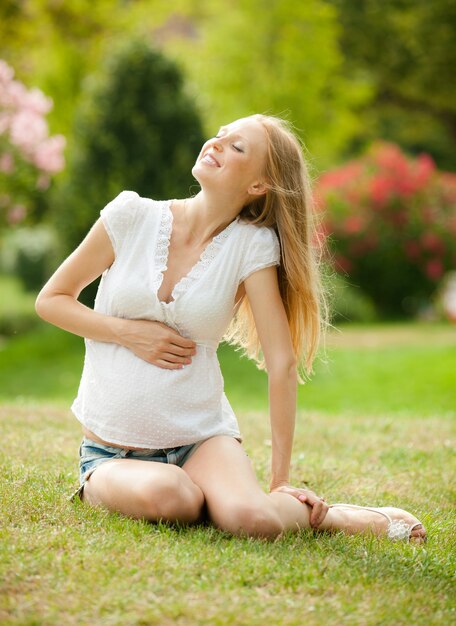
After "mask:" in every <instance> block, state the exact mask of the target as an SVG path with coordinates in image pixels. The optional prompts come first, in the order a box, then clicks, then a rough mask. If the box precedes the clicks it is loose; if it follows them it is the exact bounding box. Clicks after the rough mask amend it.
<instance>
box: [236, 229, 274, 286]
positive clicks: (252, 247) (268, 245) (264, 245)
mask: <svg viewBox="0 0 456 626" xmlns="http://www.w3.org/2000/svg"><path fill="white" fill-rule="evenodd" d="M255 228H256V230H257V232H256V233H255V234H254V235H253V237H252V239H251V241H250V242H249V246H248V249H247V251H246V254H245V257H244V259H243V263H242V265H241V274H240V277H239V282H240V283H241V282H242V281H243V280H245V279H246V278H247V277H248V276H250V274H253V272H256V271H258V270H261V269H263V268H265V267H270V266H271V265H280V243H279V238H278V236H277V233H276V232H275V230H274V229H273V228H270V227H267V226H256V227H255Z"/></svg>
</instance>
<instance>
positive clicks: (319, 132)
mask: <svg viewBox="0 0 456 626" xmlns="http://www.w3.org/2000/svg"><path fill="white" fill-rule="evenodd" d="M455 7H456V5H455V4H454V2H452V1H451V0H435V1H433V2H431V3H429V2H428V3H424V2H422V3H416V2H414V1H413V0H400V1H399V0H361V1H359V2H351V1H350V0H306V2H296V1H295V0H278V1H275V2H269V1H267V0H234V1H231V2H227V0H198V1H196V0H174V1H173V2H172V3H165V2H162V0H135V1H132V0H97V2H93V1H89V0H78V2H65V1H60V0H57V1H53V2H49V1H48V0H22V1H21V2H15V1H13V0H4V1H3V2H1V3H0V87H1V88H0V185H1V191H0V293H1V297H0V427H1V430H2V437H3V439H2V441H3V444H4V446H3V455H1V457H0V469H1V471H2V477H3V480H2V482H1V486H0V498H1V501H2V523H1V524H0V536H1V539H2V541H1V542H0V543H1V546H0V557H1V558H0V580H1V584H0V586H1V593H0V622H1V623H2V624H5V626H6V625H11V626H13V625H19V624H21V625H25V624H27V625H29V626H32V625H34V624H50V625H52V624H59V625H60V624H97V625H98V624H99V625H100V626H104V625H106V626H108V625H111V624H119V623H122V624H131V625H132V626H133V625H134V626H140V625H145V624H160V625H164V626H166V625H168V624H182V625H187V624H188V625H192V626H193V625H194V624H207V625H210V626H212V625H214V624H216V625H225V624H233V625H236V626H242V625H244V624H245V625H246V626H247V625H248V626H255V625H256V624H264V623H271V624H280V625H282V624H283V625H290V626H297V625H301V624H303V623H306V624H309V625H311V626H312V625H313V624H328V626H339V625H341V624H348V623H350V624H357V625H359V626H377V625H378V624H385V625H386V624H392V623H394V624H397V625H398V626H405V625H409V624H416V625H417V626H433V625H440V624H442V625H443V624H449V623H450V622H451V621H452V619H454V611H455V610H456V607H455V604H454V596H452V592H453V588H454V571H455V562H454V556H455V554H456V549H455V548H456V546H455V537H456V533H455V523H456V520H455V517H454V498H455V493H454V485H453V484H452V482H451V480H450V476H451V472H452V468H453V466H454V454H453V451H454V440H455V429H454V424H455V406H456V398H455V386H454V371H455V369H456V363H455V354H456V352H455V346H456V343H455V333H454V326H452V325H451V324H450V323H449V321H448V320H447V319H446V318H445V316H444V315H442V316H441V319H440V320H437V321H435V320H434V321H433V322H429V321H424V320H423V319H418V320H417V319H413V320H411V319H409V320H408V321H404V320H403V319H402V320H400V321H391V320H392V318H403V317H404V316H408V317H409V318H412V317H417V316H418V317H419V316H420V315H421V317H422V314H423V311H424V312H426V311H429V307H430V305H431V304H433V305H434V304H435V302H436V297H437V294H438V293H439V290H441V288H442V285H443V284H449V283H450V282H451V281H450V280H449V278H448V277H449V276H450V277H451V276H453V277H454V275H453V274H451V270H452V269H454V268H455V265H456V259H455V256H454V255H455V245H454V240H455V235H456V232H455V227H456V223H455V221H454V220H455V212H456V211H455V209H456V207H455V205H456V198H455V174H454V173H452V172H454V171H455V169H456V152H455V150H454V140H455V135H456V97H455V93H454V91H455V88H454V80H453V76H452V72H453V71H454V70H453V67H454V65H455V59H454V55H455V50H456V48H455V47H454V46H453V41H454V30H455V26H456V15H455V10H456V9H455ZM255 112H263V113H271V114H275V115H282V116H285V117H286V118H287V119H289V120H290V121H291V122H292V123H293V124H294V125H295V127H296V129H297V132H298V134H299V135H300V137H301V139H302V141H303V144H304V146H305V148H304V151H305V155H306V157H307V159H308V161H309V165H310V171H311V175H312V182H313V186H314V189H315V199H316V208H317V210H318V211H322V215H323V221H322V229H321V236H322V238H323V240H325V241H326V242H327V244H328V246H327V249H328V252H329V255H328V256H327V257H326V258H325V259H324V267H325V281H326V284H327V288H328V293H329V294H330V305H331V309H332V321H333V323H334V324H336V325H337V330H336V329H335V328H333V329H332V330H331V332H329V334H328V337H327V344H326V350H325V346H324V345H322V347H321V350H320V353H319V355H318V358H317V360H316V364H315V372H314V374H313V376H312V377H311V379H310V380H309V381H308V382H307V383H306V384H305V385H302V386H300V387H299V389H298V398H297V401H298V411H297V424H296V437H295V444H294V450H293V459H292V467H291V473H292V479H293V481H294V483H295V484H296V485H297V486H306V485H307V486H309V487H310V488H312V489H314V490H315V491H316V492H317V493H322V494H323V495H324V496H325V497H326V498H327V500H328V501H330V502H354V503H357V504H365V505H372V506H387V505H390V506H400V507H402V508H406V509H408V510H410V511H411V512H413V513H414V514H415V515H416V516H417V517H418V518H419V519H421V520H422V522H423V523H424V525H425V526H426V528H427V531H428V535H429V540H428V543H427V544H426V545H425V546H424V547H420V548H416V547H414V546H412V545H408V544H405V543H404V544H392V543H390V542H388V541H387V540H386V539H381V540H376V539H374V538H372V537H366V536H358V537H349V538H347V537H346V536H342V535H340V534H336V535H329V534H321V533H320V534H319V533H313V532H311V531H301V532H299V533H297V534H294V535H293V534H289V535H286V536H285V537H283V538H281V540H279V541H277V542H275V543H268V542H264V541H262V540H249V539H238V538H233V537H230V536H229V535H227V534H224V533H221V532H220V531H218V530H216V529H214V528H211V527H208V526H205V525H201V526H197V527H192V528H185V527H179V526H172V525H167V524H161V523H159V524H148V523H146V522H141V521H133V520H128V519H125V518H121V517H120V516H116V515H109V514H107V513H105V512H103V511H100V510H91V509H89V508H88V507H85V506H83V505H82V504H81V503H79V502H75V503H70V502H69V501H68V495H69V494H70V492H71V491H73V489H74V488H75V487H76V486H77V447H78V445H79V442H80V437H81V433H80V427H79V425H78V423H77V421H76V420H75V419H74V417H73V416H71V415H70V414H69V410H68V406H69V404H70V402H71V400H72V399H73V398H74V396H75V394H76V391H77V385H78V381H79V378H80V373H81V368H82V364H83V351H84V343H83V340H82V339H81V338H79V337H76V336H74V335H72V334H70V333H65V332H64V331H61V330H59V329H56V328H54V327H51V326H49V325H46V324H44V323H43V322H42V321H41V320H40V319H39V318H38V317H37V316H36V314H35V312H34V299H35V295H36V292H37V290H38V289H39V288H40V286H41V285H42V284H43V283H44V281H45V280H46V278H47V277H48V276H49V275H50V274H51V272H52V271H53V269H54V268H55V267H56V266H57V264H58V263H59V262H60V261H61V260H62V258H63V257H64V256H65V255H66V254H68V252H69V251H70V250H71V249H72V248H73V247H74V246H75V245H77V243H78V242H79V241H80V240H81V238H82V237H83V236H84V233H85V232H86V231H87V230H88V228H90V226H91V224H92V223H93V222H94V221H95V220H96V218H97V217H98V215H99V211H100V209H101V208H103V206H104V205H105V204H106V203H107V202H109V201H110V200H112V198H113V197H115V196H116V195H117V193H118V192H120V191H122V190H123V189H132V190H135V191H137V192H138V193H139V194H140V195H144V196H148V197H154V198H156V199H163V198H170V197H184V196H187V195H189V194H193V193H194V192H195V191H196V190H197V185H196V181H194V180H193V179H192V177H191V175H190V170H191V166H192V164H193V162H194V159H196V157H197V155H198V153H199V150H200V148H201V145H202V143H203V141H204V140H205V139H206V138H208V137H211V136H213V135H214V134H215V133H216V132H217V130H218V128H219V126H220V125H221V124H226V123H228V122H230V121H231V120H233V119H235V118H237V117H241V116H244V115H249V114H251V113H255ZM326 268H327V271H326ZM454 280H456V278H455V279H454ZM445 281H446V282H445ZM94 288H95V286H93V287H92V289H89V290H88V291H86V292H85V295H84V298H85V301H86V302H87V303H90V302H93V295H94ZM453 297H454V296H453ZM438 311H439V309H438V308H437V307H436V308H435V310H434V311H433V315H434V317H435V316H436V314H437V313H438ZM387 319H388V323H387V324H386V323H385V320H387ZM454 319H455V320H456V313H455V317H454ZM346 321H351V322H352V323H351V324H344V323H341V322H346ZM353 321H354V322H356V323H353ZM361 322H362V323H361ZM218 354H219V358H220V362H221V367H222V371H223V375H224V379H225V389H226V392H227V396H228V398H229V400H230V402H231V403H232V405H233V408H234V410H235V412H236V414H237V415H238V417H239V422H240V426H241V430H242V432H243V434H244V437H245V446H246V450H247V452H248V454H249V455H250V456H251V458H252V460H253V464H254V467H255V470H256V472H257V474H258V476H259V479H260V482H261V483H262V485H264V487H265V488H266V486H267V484H268V479H269V474H268V473H269V462H270V446H271V440H270V436H271V435H270V429H269V425H268V414H267V412H268V381H267V376H266V374H265V373H264V372H260V371H259V370H257V369H256V368H255V367H254V364H253V363H252V362H250V361H248V360H247V359H239V355H238V353H236V352H235V351H233V350H232V348H231V347H230V346H228V345H225V344H222V345H221V346H220V348H219V350H218Z"/></svg>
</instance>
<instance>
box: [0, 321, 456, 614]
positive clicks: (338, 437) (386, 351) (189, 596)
mask: <svg viewBox="0 0 456 626" xmlns="http://www.w3.org/2000/svg"><path fill="white" fill-rule="evenodd" d="M455 345H456V340H455V337H454V329H452V328H451V327H447V326H440V327H439V326H432V327H431V326H420V325H399V326H395V327H391V326H388V327H378V328H377V327H367V328H361V327H359V328H356V327H347V328H344V329H343V334H342V335H341V336H340V337H339V338H337V337H336V338H332V339H331V340H330V342H329V347H328V354H327V358H328V361H329V364H327V365H325V364H324V363H322V362H320V364H319V365H318V367H317V372H316V375H315V377H314V378H313V379H312V381H311V382H309V383H307V384H306V385H304V386H303V387H301V388H300V396H299V410H298V419H297V427H296V438H295V445H294V452H293V459H292V468H291V470H292V479H293V483H294V484H296V485H298V486H299V485H301V486H304V485H305V484H307V485H309V486H310V487H311V488H312V489H314V490H315V491H316V492H317V493H319V494H321V495H324V496H325V497H326V499H327V501H328V502H353V503H356V504H365V505H372V506H388V505H390V506H400V507H402V508H405V509H407V510H409V511H411V512H412V513H413V514H414V515H416V516H417V517H418V518H419V519H420V520H421V521H422V522H423V523H424V524H425V526H426V528H427V531H428V537H429V538H428V542H427V543H426V544H425V545H424V546H418V547H416V546H413V545H410V544H405V543H399V544H396V543H391V542H389V541H388V540H387V539H376V538H373V537H370V536H358V537H355V536H350V537H348V536H345V535H341V534H328V533H321V532H313V531H301V532H300V533H298V534H291V533H290V534H288V535H286V536H285V537H284V538H282V539H281V540H280V541H277V542H268V541H264V540H258V539H257V540H253V539H250V540H249V539H239V538H233V537H231V536H229V535H228V534H226V533H222V532H220V531H218V530H216V529H214V528H211V527H209V526H205V525H200V526H194V527H178V526H172V525H167V524H148V523H145V522H138V521H133V520H129V519H126V518H122V517H121V516H118V515H112V514H107V513H105V512H103V511H99V510H98V511H97V510H91V509H90V508H89V507H86V506H85V505H83V504H82V503H80V502H75V503H70V502H69V501H68V495H69V494H70V493H71V492H72V491H73V490H74V489H75V488H76V487H77V481H78V478H77V451H78V446H79V442H80V438H81V434H80V426H79V424H78V422H77V421H76V419H75V418H74V417H73V416H72V415H71V414H70V412H69V409H68V406H69V402H70V401H71V398H72V397H73V395H74V393H75V391H76V388H77V382H78V377H79V375H80V371H81V366H82V347H83V345H82V341H81V340H79V339H78V338H75V337H71V336H70V335H68V334H66V333H63V332H61V331H57V330H55V329H52V328H48V327H45V326H40V328H39V329H38V330H37V331H36V332H34V333H32V334H30V335H24V336H23V337H19V338H15V339H14V340H11V341H9V342H5V343H4V345H3V349H2V350H1V351H0V387H1V394H2V400H3V407H2V408H1V409H0V429H1V431H0V432H1V433H2V448H1V453H0V469H1V476H2V480H1V482H0V498H1V502H2V509H1V517H0V520H1V522H0V534H1V542H0V581H1V582H0V585H1V589H2V592H1V600H0V601H1V604H0V623H1V624H2V626H3V624H4V625H5V626H6V625H15V626H18V625H21V626H32V625H33V626H38V625H40V626H41V625H42V624H45V625H48V624H49V625H54V624H55V625H59V626H60V625H61V624H65V625H67V624H68V625H73V624H74V625H78V626H79V625H85V624H87V625H94V624H95V625H97V626H98V625H99V626H111V625H113V626H114V625H118V624H125V625H127V626H128V625H132V626H133V625H135V626H146V625H149V624H150V625H155V624H157V625H160V626H161V625H165V626H167V625H171V624H178V625H189V626H190V625H191V626H193V625H200V624H205V625H210V626H212V625H216V626H217V625H224V624H234V625H236V626H238V625H248V626H256V625H260V624H261V625H263V624H265V623H269V624H273V625H275V624H278V625H282V624H283V625H296V626H298V625H301V624H308V625H309V626H313V625H317V624H319V625H320V624H325V626H326V625H328V626H339V625H344V624H351V625H355V626H374V625H375V626H377V625H384V626H389V625H390V624H395V625H396V624H399V625H409V624H414V625H415V624H416V625H418V626H430V625H434V624H438V625H440V624H441V625H445V626H447V625H448V624H450V623H452V621H454V616H455V613H456V603H455V601H454V592H453V590H454V583H455V565H456V563H455V561H456V559H455V555H456V515H455V509H454V502H455V499H456V490H455V486H454V469H455V461H454V449H455V443H456V432H455V431H456V428H455V423H456V420H455V417H456V416H455V405H456V403H455V402H454V393H455V392H454V385H453V386H452V384H451V376H450V374H451V375H453V373H454V371H456V352H455ZM220 358H221V361H222V369H223V372H224V376H225V387H226V391H227V395H228V397H229V398H230V400H231V402H232V405H233V407H234V408H235V410H236V412H237V414H238V418H239V422H240V426H241V430H242V432H243V434H244V440H245V448H246V451H247V453H248V454H249V455H250V457H251V458H252V460H253V463H254V466H255V469H256V471H257V474H258V477H259V480H260V482H261V484H262V486H263V487H264V488H265V489H266V486H267V484H268V479H269V475H268V470H269V459H270V450H271V449H270V433H269V427H268V416H267V411H266V410H265V407H266V402H267V381H266V377H265V375H264V374H263V373H261V372H257V371H256V370H255V368H254V367H253V366H252V364H251V363H249V362H248V361H246V360H241V361H239V357H238V355H237V354H236V353H234V352H233V351H232V350H231V348H229V347H227V346H222V347H221V348H220ZM265 394H266V397H265Z"/></svg>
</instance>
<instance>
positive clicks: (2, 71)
mask: <svg viewBox="0 0 456 626" xmlns="http://www.w3.org/2000/svg"><path fill="white" fill-rule="evenodd" d="M13 76H14V70H13V68H12V67H11V66H10V65H8V63H7V62H6V61H3V59H0V83H3V84H6V83H9V82H10V81H11V80H13Z"/></svg>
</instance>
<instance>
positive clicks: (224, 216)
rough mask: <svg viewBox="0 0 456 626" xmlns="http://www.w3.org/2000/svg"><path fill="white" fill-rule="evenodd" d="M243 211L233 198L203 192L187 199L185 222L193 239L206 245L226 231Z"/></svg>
mask: <svg viewBox="0 0 456 626" xmlns="http://www.w3.org/2000/svg"><path fill="white" fill-rule="evenodd" d="M241 209H242V204H239V206H237V205H236V203H235V202H234V201H233V198H232V197H230V198H224V197H223V196H221V195H220V194H219V193H217V194H216V195H215V194H214V195H211V194H210V193H207V192H205V191H203V190H201V191H200V192H199V193H198V194H197V195H196V196H194V197H193V198H189V199H187V201H186V202H185V207H184V213H185V215H184V220H185V222H186V228H188V231H189V233H190V234H191V236H192V239H194V240H195V241H198V242H199V243H201V244H204V243H206V242H208V241H210V240H211V239H212V238H213V237H215V236H216V235H218V234H219V233H220V232H221V231H222V230H224V229H225V228H226V227H227V226H228V225H229V224H230V223H231V222H232V221H233V220H234V219H235V218H236V217H237V216H238V215H239V212H240V211H241Z"/></svg>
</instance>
